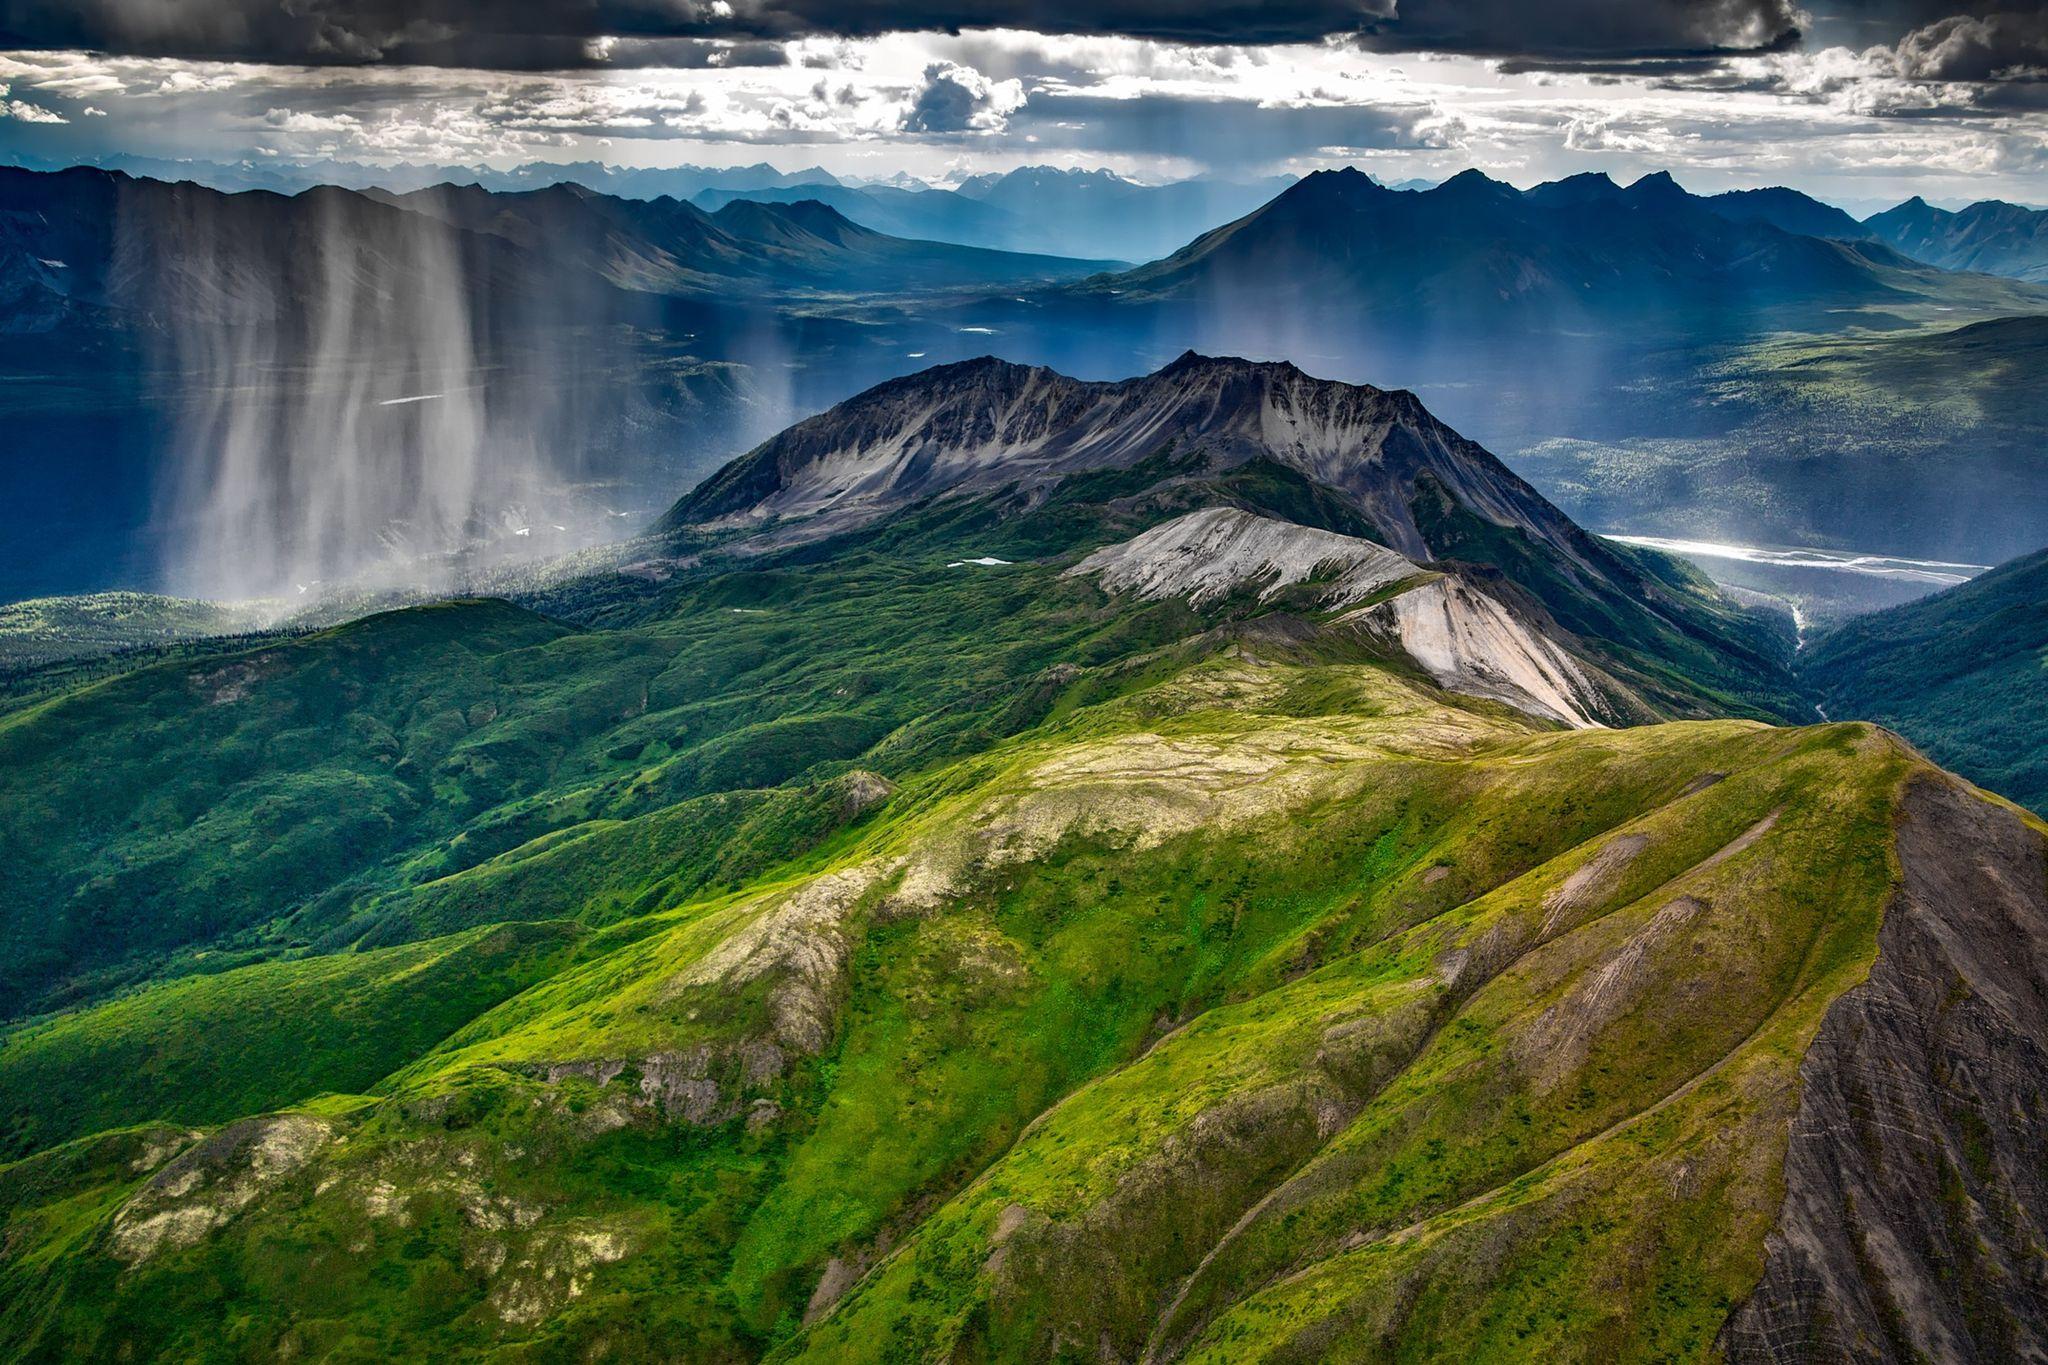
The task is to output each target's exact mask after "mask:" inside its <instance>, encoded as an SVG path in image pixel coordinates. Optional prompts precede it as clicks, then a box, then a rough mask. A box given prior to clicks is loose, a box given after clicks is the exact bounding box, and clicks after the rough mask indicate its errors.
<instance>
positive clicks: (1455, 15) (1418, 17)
mask: <svg viewBox="0 0 2048 1365" xmlns="http://www.w3.org/2000/svg"><path fill="white" fill-rule="evenodd" d="M1799 36H1800V34H1799V11H1798V8H1797V6H1796V5H1795V4H1794V3H1793V0H1628V3H1594V2H1592V0H1579V3H1568V4H1541V3H1531V2H1530V0H1401V4H1400V7H1399V10H1398V12H1397V14H1396V15H1395V16H1394V17H1392V18H1390V19H1387V20H1383V21H1380V22H1377V23H1369V24H1367V25H1365V26H1364V29H1363V30H1362V32H1361V34H1360V39H1359V41H1360V42H1361V43H1363V44H1364V45H1365V46H1367V47H1371V48H1374V49H1376V50H1381V51H1396V52H1398V51H1437V52H1462V53H1469V54H1473V55H1477V56H1485V57H1502V58H1506V59H1508V60H1509V61H1511V62H1513V63H1515V64H1516V65H1518V66H1520V67H1521V68H1522V69H1525V70H1526V69H1530V68H1532V67H1539V66H1541V67H1552V66H1556V67H1564V68H1568V69H1569V68H1573V67H1576V66H1579V65H1582V64H1587V63H1594V64H1598V63H1608V62H1627V61H1635V60H1644V61H1652V62H1656V61H1670V60H1682V59H1687V58H1694V59H1697V58H1711V57H1721V56H1730V55H1734V54H1737V53H1757V52H1778V51H1783V50H1785V49H1786V48H1789V47H1792V46H1794V45H1796V44H1797V43H1798V41H1799Z"/></svg>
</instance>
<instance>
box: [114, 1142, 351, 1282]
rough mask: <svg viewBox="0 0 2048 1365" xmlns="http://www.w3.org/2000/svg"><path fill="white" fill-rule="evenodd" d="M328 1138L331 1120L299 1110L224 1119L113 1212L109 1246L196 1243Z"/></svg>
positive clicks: (143, 1255)
mask: <svg viewBox="0 0 2048 1365" xmlns="http://www.w3.org/2000/svg"><path fill="white" fill-rule="evenodd" d="M333 1139H334V1126H333V1125H332V1124H331V1123H329V1122H327V1121H326V1120H324V1119H318V1118H313V1117H311V1116H309V1115H305V1114H273V1115H269V1116H268V1117H265V1118H255V1119H243V1120H242V1121H241V1122H239V1123H231V1124H229V1125H228V1126H227V1127H225V1128H223V1129H221V1130H220V1131H219V1132H217V1133H215V1134H213V1136H211V1137H209V1138H207V1139H205V1140H204V1141H203V1142H199V1143H197V1144H195V1145H193V1146H192V1147H190V1148H188V1149H187V1150H186V1151H185V1152H183V1153H182V1154H181V1155H179V1156H178V1157H177V1159H176V1160H174V1161H172V1162H171V1163H170V1164H169V1165H167V1166H165V1167H164V1168H163V1169H162V1170H160V1171H158V1172H157V1173H156V1174H155V1175H154V1176H152V1177H151V1178H150V1179H149V1181H148V1182H147V1183H146V1184H144V1185H143V1187H142V1188H141V1189H140V1190H138V1191H136V1193H135V1195H134V1197H133V1198H131V1199H130V1200H129V1201H128V1203H127V1204H126V1205H125V1206H124V1207H123V1208H122V1209H121V1211H120V1213H119V1214H117V1215H116V1216H115V1218H114V1225H113V1249H114V1254H115V1255H116V1256H119V1257H120V1258H121V1259H122V1260H124V1261H128V1262H136V1261H142V1260H146V1259H148V1258H149V1257H151V1256H153V1255H155V1254H156V1253H157V1252H158V1251H160V1250H173V1251H175V1250H177V1249H178V1248H180V1247H188V1246H192V1245H193V1244H195V1243H197V1242H199V1241H200V1240H201V1239H203V1238H204V1237H206V1236H207V1235H208V1234H210V1233H211V1232H213V1231H214V1230H215V1229H216V1228H219V1227H221V1226H223V1225H224V1224H226V1223H227V1222H229V1221H230V1220H231V1219H233V1218H234V1217H235V1216H236V1215H237V1214H239V1213H240V1212H241V1211H242V1210H243V1209H245V1208H247V1207H248V1206H249V1205H250V1204H252V1203H254V1202H255V1200H256V1198H257V1196H258V1195H260V1194H262V1193H263V1191H264V1189H265V1188H266V1187H267V1186H269V1185H271V1184H273V1183H274V1182H276V1181H279V1180H282V1179H284V1178H286V1177H287V1176H290V1175H293V1174H294V1173H296V1172H297V1171H299V1170H300V1169H302V1168H303V1167H304V1166H305V1165H306V1164H307V1163H308V1162H310V1161H311V1160H312V1159H313V1158H314V1157H315V1156H316V1155H317V1154H318V1153H319V1152H320V1149H321V1148H323V1147H325V1146H326V1145H327V1144H328V1143H329V1142H331V1141H333Z"/></svg>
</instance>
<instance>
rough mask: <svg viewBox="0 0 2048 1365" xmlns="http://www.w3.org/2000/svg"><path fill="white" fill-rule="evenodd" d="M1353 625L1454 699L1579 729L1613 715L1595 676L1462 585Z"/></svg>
mask: <svg viewBox="0 0 2048 1365" xmlns="http://www.w3.org/2000/svg"><path fill="white" fill-rule="evenodd" d="M1347 619H1349V620H1352V621H1355V622H1356V623H1358V624H1360V625H1363V626H1366V627H1368V628H1369V629H1371V630H1372V631H1373V632H1374V633H1375V634H1378V635H1381V636H1383V637H1385V638H1386V639H1388V640H1390V641H1391V642H1393V643H1394V644H1397V645H1398V646H1400V648H1401V651H1402V652H1403V653H1405V654H1406V655H1407V656H1408V657H1409V658H1411V659H1413V660H1414V661H1415V662H1416V663H1417V664H1419V665H1420V666H1421V668H1422V671H1423V672H1425V673H1427V674H1429V676H1430V677H1431V678H1432V679H1434V680H1435V681H1436V682H1437V684H1438V685H1439V686H1441V687H1445V688H1448V689H1449V690H1451V691H1453V692H1462V693H1464V694H1465V695H1466V696H1470V697H1489V698H1491V699H1493V700H1494V701H1504V702H1506V703H1507V704H1508V705H1510V706H1512V707H1514V708H1515V709H1516V710H1518V711H1527V712H1529V713H1530V714H1531V715H1537V716H1542V717H1545V718H1546V719H1549V720H1556V721H1562V722H1564V723H1565V724H1566V725H1569V726H1572V727H1573V728H1575V729H1589V728H1595V727H1598V726H1599V725H1600V724H1601V719H1600V717H1601V715H1602V714H1603V713H1604V712H1606V711H1607V710H1608V709H1610V708H1609V707H1608V705H1607V703H1606V702H1605V700H1604V699H1603V697H1602V694H1601V688H1600V686H1599V685H1598V684H1597V683H1595V682H1594V680H1593V674H1592V672H1591V670H1589V669H1588V668H1586V667H1585V666H1583V665H1581V664H1580V663H1579V661H1578V660H1576V659H1574V658H1573V657H1572V656H1571V655H1570V654H1568V653H1566V652H1565V650H1564V648H1563V646H1561V645H1559V644H1557V643H1556V642H1555V641H1553V640H1551V639H1549V638H1548V637H1546V636H1544V635H1543V634H1541V633H1540V632H1538V631H1536V630H1534V629H1532V628H1531V627H1530V626H1528V625H1527V624H1525V623H1524V622H1522V621H1521V620H1520V619H1519V618H1517V617H1516V616H1515V615H1514V613H1512V612H1510V611H1509V610H1508V609H1507V608H1506V607H1504V606H1502V605H1501V604H1500V603H1499V602H1497V601H1495V600H1494V599H1493V598H1491V597H1489V596H1487V595H1486V594H1485V593H1483V592H1480V591H1479V590H1478V589H1477V588H1474V587H1472V586H1471V585H1470V584H1468V583H1465V582H1464V581H1463V580H1461V579H1457V578H1436V579H1432V580H1431V581H1429V582H1427V583H1424V584H1422V585H1421V586H1420V587H1417V588H1411V589H1409V590H1408V591H1407V592H1404V593H1402V594H1401V595H1400V596H1399V597H1396V598H1394V599H1392V600H1391V601H1387V602H1381V603H1379V604H1378V605H1376V606H1372V607H1367V608H1364V609H1362V610H1360V611H1358V612H1355V613H1353V614H1352V616H1351V617H1349V618H1347Z"/></svg>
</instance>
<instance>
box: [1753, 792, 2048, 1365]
mask: <svg viewBox="0 0 2048 1365" xmlns="http://www.w3.org/2000/svg"><path fill="white" fill-rule="evenodd" d="M1897 854H1898V860H1899V868H1900V873H1901V876H1902V882H1901V885H1900V887H1899V890H1898V892H1897V894H1896V895H1895V896H1894V898H1893V899H1892V901H1891V903H1890V904H1889V905H1888V906H1887V907H1886V912H1885V919H1884V925H1883V928H1882V929H1881V930H1880V931H1879V937H1878V953H1877V960H1876V962H1875V963H1874V964H1873V965H1872V967H1871V970H1870V976H1869V979H1868V980H1867V981H1866V982H1865V983H1864V984H1863V985H1861V986H1859V987H1857V988H1855V989H1854V990H1852V991H1850V992H1849V993H1847V994H1846V995H1844V996H1843V997H1842V998H1841V999H1840V1000H1838V1001H1837V1002H1836V1003H1835V1005H1834V1007H1833V1008H1832V1009H1831V1010H1830V1011H1829V1012H1828V1016H1827V1019H1826V1021H1825V1023H1824V1024H1823V1025H1822V1028H1821V1032H1820V1035H1819V1037H1818V1038H1816V1039H1815V1041H1814V1045H1813V1047H1812V1049H1811V1050H1809V1051H1808V1053H1807V1055H1806V1059H1805V1062H1804V1063H1803V1064H1802V1066H1801V1068H1800V1081H1801V1099H1800V1106H1799V1114H1798V1118H1797V1119H1796V1120H1795V1122H1794V1124H1793V1129H1792V1139H1791V1146H1790V1149H1789V1151H1788V1153H1787V1155H1786V1160H1785V1183H1786V1190H1785V1203H1784V1208H1783V1211H1782V1213H1781V1215H1780V1218H1779V1222H1778V1225H1777V1227H1776V1228H1775V1229H1774V1230H1773V1231H1772V1233H1771V1234H1770V1236H1769V1238H1768V1239H1767V1241H1766V1248H1767V1251H1766V1260H1765V1267H1764V1276H1763V1280H1762V1282H1761V1283H1760V1284H1759V1285H1758V1286H1757V1289H1756V1292H1755V1293H1753V1294H1752V1295H1750V1297H1749V1298H1748V1300H1747V1301H1746V1302H1744V1303H1743V1304H1742V1305H1741V1306H1740V1307H1739V1308H1738V1309H1737V1310H1736V1312H1735V1314H1734V1315H1733V1316H1732V1317H1731V1318H1730V1319H1729V1322H1728V1325H1727V1327H1726V1329H1725V1330H1724V1332H1723V1334H1722V1344H1723V1347H1724V1349H1725V1350H1726V1351H1727V1353H1728V1356H1729V1358H1730V1359H1731V1360H1736V1361H1763V1362H1790V1361H1835V1360H1843V1361H1847V1360H1858V1361H1885V1362H1892V1361H1898V1362H1906V1361H1918V1360H1946V1361H2002V1360H2038V1359H2041V1358H2043V1356H2044V1355H2048V1256H2044V1251H2043V1248H2044V1246H2048V861H2044V856H2043V854H2044V840H2043V836H2042V834H2041V832H2040V831H2039V830H2038V829H2037V828H2034V827H2032V826H2030V825H2029V824H2028V823H2027V822H2026V821H2025V820H2023V819H2022V818H2021V817H2020V816H2018V815H2016V814H2014V813H2013V812H2012V811H2011V810H2009V809H2007V808H2005V807H2003V806H1998V805H1994V804H1992V803H1990V802H1988V801H1986V800H1984V799H1983V798H1982V797H1980V796H1978V795H1976V794H1974V793H1972V792H1970V791H1968V790H1966V789H1964V788H1963V787H1961V786H1960V785H1959V784H1956V783H1954V782H1953V781H1951V780H1948V779H1946V778H1943V777H1940V776H1937V775H1934V774H1931V773H1929V774H1923V775H1921V776H1918V777H1915V778H1914V779H1913V780H1912V782H1911V783H1910V785H1909V786H1908V788H1907V791H1906V794H1905V798H1904V802H1903V806H1902V818H1901V820H1900V823H1899V831H1898V843H1897Z"/></svg>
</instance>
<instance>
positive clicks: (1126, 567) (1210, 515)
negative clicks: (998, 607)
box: [1067, 507, 1422, 607]
mask: <svg viewBox="0 0 2048 1365" xmlns="http://www.w3.org/2000/svg"><path fill="white" fill-rule="evenodd" d="M1421 572H1422V570H1421V569H1420V568H1418V567H1417V566H1416V565H1415V564H1414V563H1413V562H1411V561H1410V560H1407V559H1404V558H1402V557H1401V556H1400V555H1397V554H1395V553H1394V552H1393V551H1392V550H1389V549H1387V548H1386V547H1385V546H1383V545H1375V544H1373V543H1372V542H1371V541H1369V540H1361V539H1359V538H1358V537H1357V536H1345V535H1339V534H1337V533H1336V532H1335V531H1323V530H1318V529H1317V528H1315V527H1312V526H1298V525H1296V524H1295V523H1293V522H1291V521H1276V520H1274V519H1273V518H1271V517H1261V516H1256V515H1254V514H1252V513H1250V512H1244V511H1240V510H1238V509H1237V508H1234V507H1205V508H1203V509H1202V510H1201V511H1199V512H1190V513H1188V514H1187V515H1186V516H1184V517H1175V518H1174V519H1173V520H1172V521H1169V522H1167V523H1165V524H1164V525H1161V526H1155V527H1153V528H1152V529H1151V530H1149V531H1146V532H1145V533H1144V534H1142V535H1138V536H1134V537H1132V538H1131V539H1130V540H1126V541H1122V542H1120V543H1118V544H1115V545H1107V546H1104V547H1103V548H1102V549H1100V550H1097V551H1096V552H1095V553H1094V554H1091V555H1089V556H1088V557H1087V558H1086V559H1084V560H1082V561H1081V562H1080V563H1079V564H1076V565H1075V566H1074V567H1073V568H1071V569H1069V570H1067V573H1068V575H1069V576H1074V575H1088V574H1094V575H1096V576H1097V578H1098V580H1099V581H1100V582H1101V584H1102V586H1103V589H1104V590H1105V591H1107V592H1135V593H1137V594H1138V595H1139V596H1140V597H1143V598H1146V599H1147V600H1150V601H1158V600H1160V599H1163V598H1170V597H1179V598H1185V599H1186V600H1187V601H1188V602H1189V603H1190V604H1191V605H1193V606H1197V607H1199V606H1204V605H1206V604H1208V603H1210V602H1214V601H1218V600H1220V599H1222V598H1225V597H1228V596H1230V595H1231V594H1233V593H1237V592H1241V591H1247V590H1255V591H1256V592H1257V593H1258V595H1259V599H1260V600H1261V601H1266V600H1270V599H1271V598H1272V597H1273V596H1274V595H1275V594H1277V593H1279V592H1280V591H1281V590H1282V589H1283V588H1289V587H1292V586H1294V585H1295V584H1297V583H1304V582H1309V581H1311V580H1313V581H1315V582H1316V601H1317V603H1318V605H1320V606H1324V607H1340V606H1350V605H1351V604H1353V603H1355V602H1359V601H1362V600H1364V599H1365V598H1367V597H1369V596H1371V595H1372V594H1373V593H1375V592H1378V591H1379V590H1380V589H1382V588H1386V587H1390V586H1392V585H1393V584H1396V583H1399V582H1400V581H1401V580H1402V579H1404V578H1411V577H1415V576H1417V575H1419V574H1421Z"/></svg>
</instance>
